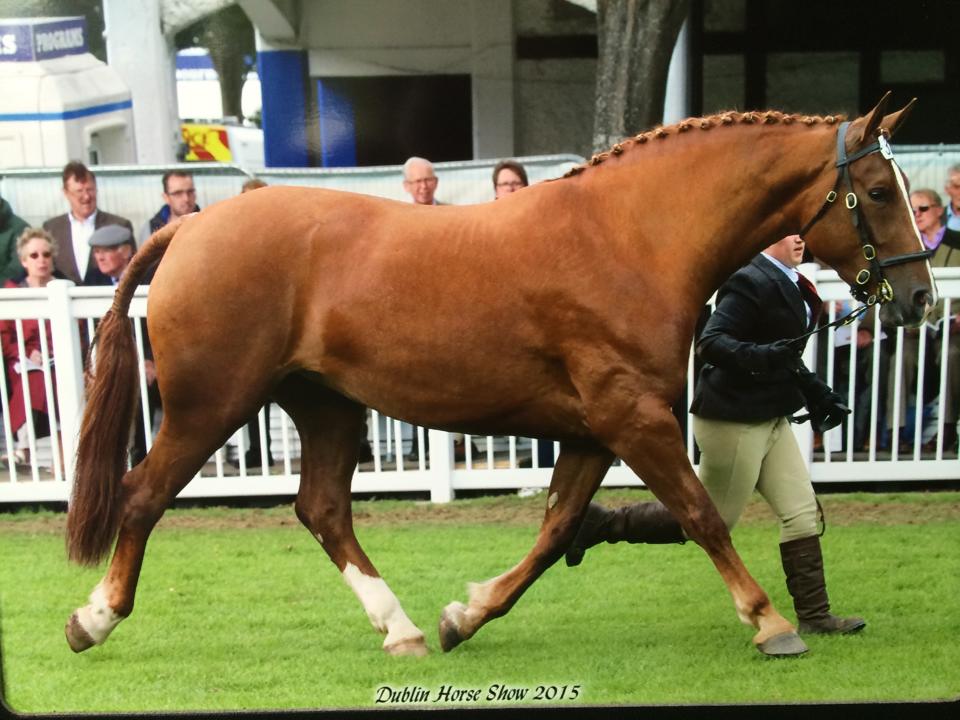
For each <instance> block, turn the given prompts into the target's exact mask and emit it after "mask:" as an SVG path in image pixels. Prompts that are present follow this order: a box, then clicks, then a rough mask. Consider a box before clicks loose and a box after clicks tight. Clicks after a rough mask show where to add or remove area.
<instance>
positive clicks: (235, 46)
mask: <svg viewBox="0 0 960 720" xmlns="http://www.w3.org/2000/svg"><path fill="white" fill-rule="evenodd" d="M174 42H175V43H176V46H177V49H178V50H182V49H184V48H189V47H202V48H206V49H207V50H208V51H209V52H210V60H211V61H212V62H213V68H214V70H216V71H217V75H219V76H220V98H221V100H222V101H223V114H224V116H233V117H236V118H242V117H243V111H242V110H241V107H240V96H241V91H242V90H243V81H244V79H245V78H246V75H247V71H248V70H250V68H251V67H252V66H253V62H254V58H255V57H256V44H255V41H254V30H253V24H252V23H251V22H250V19H249V18H248V17H247V16H246V13H244V12H243V10H241V9H240V7H239V6H237V5H231V6H229V7H225V8H223V9H222V10H218V11H217V12H214V13H211V14H210V15H207V16H206V17H204V18H202V19H201V20H198V21H197V22H195V23H193V24H192V25H189V26H188V27H186V28H184V29H183V30H181V31H180V32H178V33H177V34H176V36H175V38H174Z"/></svg>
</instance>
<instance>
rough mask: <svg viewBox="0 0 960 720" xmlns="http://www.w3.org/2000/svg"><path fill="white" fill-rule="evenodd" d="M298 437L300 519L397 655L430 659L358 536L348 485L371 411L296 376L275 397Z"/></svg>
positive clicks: (388, 649)
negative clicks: (425, 656) (296, 431)
mask: <svg viewBox="0 0 960 720" xmlns="http://www.w3.org/2000/svg"><path fill="white" fill-rule="evenodd" d="M274 397H275V399H276V400H277V402H278V403H279V404H280V406H281V407H283V409H284V410H286V411H287V413H288V414H289V415H290V417H292V418H293V421H294V423H295V424H296V426H297V430H298V431H299V433H300V442H301V451H302V459H301V470H300V490H299V492H298V493H297V500H296V511H297V517H298V518H300V521H301V522H302V523H303V524H304V525H305V526H306V528H307V529H308V530H309V531H310V534H311V535H313V536H314V537H315V538H316V539H317V540H318V541H319V542H320V544H321V545H322V546H323V549H324V550H325V551H326V553H327V555H329V556H330V559H331V560H332V561H333V563H334V564H335V565H336V566H337V568H338V569H339V570H340V572H341V573H342V575H343V579H344V581H345V582H346V583H347V585H348V586H349V587H350V589H351V590H353V592H354V593H355V594H356V596H357V598H358V599H359V600H360V603H361V604H362V605H363V608H364V610H366V612H367V617H369V618H370V622H371V624H372V625H373V627H374V628H375V629H376V630H377V631H379V632H380V633H382V634H384V635H385V638H384V641H383V649H384V650H385V651H386V652H388V653H390V654H392V655H425V654H426V652H427V646H426V643H425V642H424V637H423V633H422V632H421V631H420V629H419V628H418V627H417V626H416V625H414V624H413V623H412V622H411V621H410V619H409V618H408V617H407V615H406V613H405V612H404V611H403V608H402V607H401V606H400V602H399V601H398V600H397V597H396V595H394V594H393V592H392V591H391V590H390V588H389V587H388V586H387V583H386V582H385V581H384V580H383V578H382V577H380V574H379V573H378V572H377V570H376V568H375V567H374V566H373V563H371V562H370V559H369V558H368V557H367V555H366V553H364V551H363V548H361V547H360V543H359V542H358V541H357V537H356V535H355V534H354V532H353V518H352V515H351V507H350V503H351V497H350V483H351V481H352V479H353V472H354V470H355V469H356V466H357V458H358V456H359V453H360V441H361V439H362V437H363V436H364V433H365V432H366V426H365V420H366V408H364V407H363V406H362V405H358V404H357V403H355V402H353V401H351V400H348V399H346V398H344V397H343V396H342V395H339V394H336V393H334V392H332V391H330V390H328V389H326V388H323V387H321V386H319V385H316V384H313V383H311V382H309V381H308V380H306V379H305V378H302V377H300V376H297V375H291V376H289V377H288V378H287V379H286V380H284V381H283V383H281V385H280V387H278V388H277V390H276V392H275V393H274Z"/></svg>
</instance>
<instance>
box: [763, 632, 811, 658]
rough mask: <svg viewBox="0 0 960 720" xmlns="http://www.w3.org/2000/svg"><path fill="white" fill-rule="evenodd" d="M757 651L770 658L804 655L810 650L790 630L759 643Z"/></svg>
mask: <svg viewBox="0 0 960 720" xmlns="http://www.w3.org/2000/svg"><path fill="white" fill-rule="evenodd" d="M757 650H759V651H760V652H762V653H763V654H764V655H768V656H770V657H791V656H795V655H803V654H804V653H805V652H807V650H809V648H808V647H807V646H806V644H805V643H804V642H803V640H801V639H800V636H799V635H797V634H796V633H795V632H793V631H792V630H789V631H787V632H782V633H780V634H779V635H774V636H773V637H771V638H767V639H766V640H764V641H763V642H761V643H757Z"/></svg>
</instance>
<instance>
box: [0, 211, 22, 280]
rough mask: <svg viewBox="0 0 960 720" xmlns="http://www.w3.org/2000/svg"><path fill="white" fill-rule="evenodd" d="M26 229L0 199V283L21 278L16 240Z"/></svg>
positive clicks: (20, 220)
mask: <svg viewBox="0 0 960 720" xmlns="http://www.w3.org/2000/svg"><path fill="white" fill-rule="evenodd" d="M26 229H27V223H26V222H25V221H24V220H22V219H21V218H19V217H17V216H16V215H14V213H13V208H11V207H10V203H8V202H7V201H6V200H4V199H3V198H2V197H0V282H6V281H7V280H13V279H14V278H19V277H22V276H23V266H22V265H21V264H20V260H19V259H18V258H17V238H19V237H20V235H21V234H22V233H23V231H24V230H26Z"/></svg>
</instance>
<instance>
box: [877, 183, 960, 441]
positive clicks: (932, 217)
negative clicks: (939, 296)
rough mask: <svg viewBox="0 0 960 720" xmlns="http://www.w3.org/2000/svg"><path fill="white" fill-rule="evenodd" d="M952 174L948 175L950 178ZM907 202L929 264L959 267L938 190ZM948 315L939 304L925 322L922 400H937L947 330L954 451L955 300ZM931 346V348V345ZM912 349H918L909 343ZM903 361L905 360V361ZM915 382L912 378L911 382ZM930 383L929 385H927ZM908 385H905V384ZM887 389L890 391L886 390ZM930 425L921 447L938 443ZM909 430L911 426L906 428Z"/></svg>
mask: <svg viewBox="0 0 960 720" xmlns="http://www.w3.org/2000/svg"><path fill="white" fill-rule="evenodd" d="M952 177H953V176H952V175H951V178H952ZM910 204H911V205H912V206H913V216H914V218H915V219H916V221H917V229H919V230H920V235H921V237H922V238H923V244H924V245H925V246H926V247H927V249H929V250H930V251H931V252H932V253H933V255H932V256H931V258H930V264H931V265H932V266H933V267H935V268H944V267H960V231H957V230H952V229H950V228H949V227H948V226H947V224H946V222H947V213H945V212H944V209H943V203H942V202H941V200H940V194H939V193H938V192H937V191H936V190H931V189H930V188H919V189H917V190H914V191H912V192H911V193H910ZM951 315H952V317H950V318H949V319H947V320H946V321H944V317H943V304H942V303H940V304H938V305H937V306H936V307H935V308H934V310H933V313H932V314H931V315H930V317H928V318H927V322H928V325H930V326H935V327H936V328H937V329H936V331H935V332H933V331H931V332H930V337H929V340H931V341H933V343H934V344H933V345H927V355H928V357H929V358H930V360H932V363H931V366H930V367H929V368H928V374H927V376H926V377H927V378H928V379H926V380H925V381H924V386H925V387H924V389H925V390H926V391H927V392H925V393H924V402H926V403H927V404H928V405H929V406H930V409H931V410H932V408H933V407H934V406H936V405H937V402H936V401H938V400H939V395H938V391H939V386H940V383H939V378H940V362H941V358H942V350H941V345H940V343H941V342H942V341H943V337H944V334H947V335H948V337H949V339H948V341H947V342H948V345H947V382H946V385H945V389H946V393H945V397H944V399H943V400H944V404H943V410H944V412H943V451H944V453H945V454H949V455H954V454H956V452H957V420H958V419H960V312H957V302H956V300H954V301H953V305H952V306H951ZM931 348H932V349H931ZM910 350H911V351H912V352H918V349H916V348H913V347H910ZM906 355H907V344H906V343H905V344H904V356H905V357H906ZM904 365H906V362H904ZM909 372H914V373H915V372H916V362H915V361H914V362H913V364H912V365H911V366H910V367H906V368H905V370H904V374H905V375H906V374H907V373H909ZM910 381H911V380H910V379H909V378H903V379H902V381H901V382H902V383H909V382H910ZM912 384H913V385H915V384H916V382H915V380H914V381H913V383H912ZM928 385H929V386H930V388H929V389H928V388H927V387H926V386H928ZM907 386H908V385H904V387H907ZM888 392H889V391H888ZM928 425H930V426H931V427H927V428H925V431H926V432H925V433H924V435H923V439H924V440H925V442H924V450H927V451H929V452H933V451H935V450H936V447H937V437H936V425H937V423H936V422H929V423H928ZM908 430H912V428H908Z"/></svg>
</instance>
